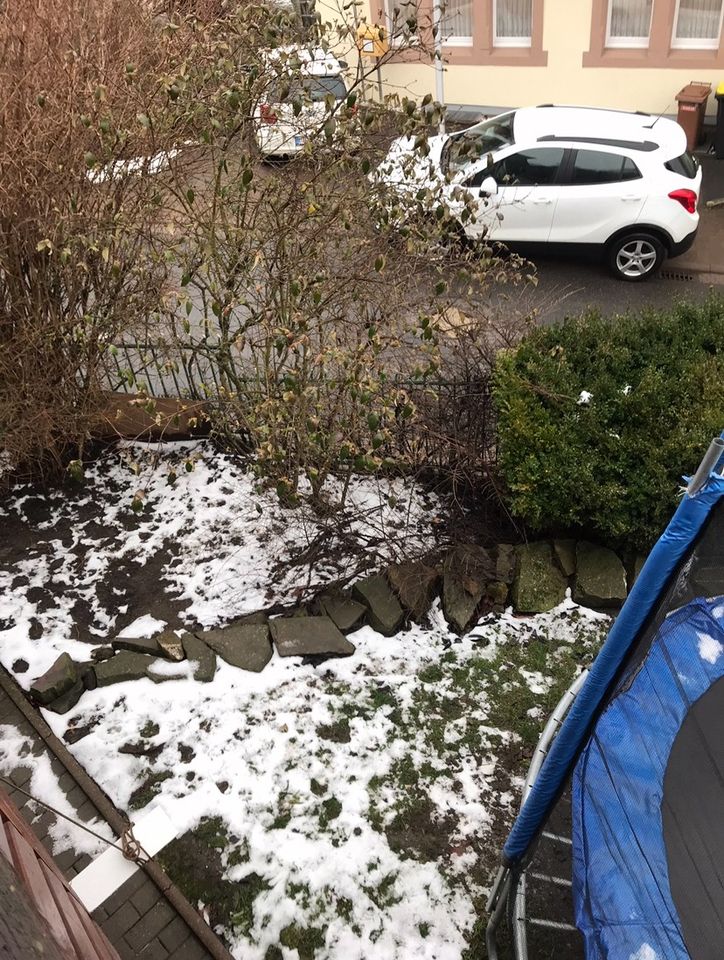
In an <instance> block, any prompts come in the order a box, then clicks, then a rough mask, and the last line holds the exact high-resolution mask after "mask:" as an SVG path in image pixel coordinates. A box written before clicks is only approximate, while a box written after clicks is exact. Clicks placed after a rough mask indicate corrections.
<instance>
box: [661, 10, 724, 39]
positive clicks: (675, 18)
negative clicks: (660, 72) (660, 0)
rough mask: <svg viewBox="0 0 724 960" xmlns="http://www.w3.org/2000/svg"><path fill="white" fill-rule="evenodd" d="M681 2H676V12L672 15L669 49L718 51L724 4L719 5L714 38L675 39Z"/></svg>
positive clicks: (723, 17)
mask: <svg viewBox="0 0 724 960" xmlns="http://www.w3.org/2000/svg"><path fill="white" fill-rule="evenodd" d="M680 5H681V0H676V11H675V13H674V25H673V27H672V30H671V49H672V50H718V49H719V38H720V37H721V27H722V20H723V19H724V2H722V3H721V9H720V10H719V30H718V32H717V35H716V36H715V37H683V38H681V37H677V36H676V28H677V27H678V25H679V6H680Z"/></svg>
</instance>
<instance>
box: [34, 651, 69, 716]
mask: <svg viewBox="0 0 724 960" xmlns="http://www.w3.org/2000/svg"><path fill="white" fill-rule="evenodd" d="M79 680H80V676H79V672H78V664H77V663H76V662H75V660H72V659H71V657H70V656H69V655H68V654H67V653H61V655H60V656H59V657H58V659H57V660H56V661H55V663H54V664H53V665H52V667H50V669H48V670H46V671H45V673H44V674H43V675H42V676H41V677H38V679H37V680H35V681H33V685H32V686H31V688H30V694H31V696H32V697H34V699H35V700H37V701H38V703H42V704H43V705H44V706H45V705H46V704H48V703H51V702H52V701H53V700H56V699H57V698H58V697H60V696H62V695H63V694H64V693H65V692H66V691H67V690H70V689H71V687H73V686H74V685H75V684H77V683H78V681H79Z"/></svg>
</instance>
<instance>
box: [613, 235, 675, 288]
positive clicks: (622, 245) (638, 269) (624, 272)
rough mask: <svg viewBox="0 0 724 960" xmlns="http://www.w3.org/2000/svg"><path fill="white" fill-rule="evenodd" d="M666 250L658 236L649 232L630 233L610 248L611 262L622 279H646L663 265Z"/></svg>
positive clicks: (633, 280)
mask: <svg viewBox="0 0 724 960" xmlns="http://www.w3.org/2000/svg"><path fill="white" fill-rule="evenodd" d="M664 256H665V251H664V247H663V244H662V243H661V241H660V240H659V239H658V237H655V236H653V235H652V234H647V233H638V234H629V235H628V236H624V237H621V238H620V239H619V240H617V241H615V242H614V243H613V244H612V246H611V247H610V248H609V263H610V265H611V268H612V270H613V272H614V273H615V274H616V276H617V277H618V278H619V279H620V280H628V281H629V282H636V281H639V280H646V279H647V278H648V277H650V276H652V275H653V274H654V273H655V272H656V270H658V268H659V267H660V266H661V263H662V261H663V259H664Z"/></svg>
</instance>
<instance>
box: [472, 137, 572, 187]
mask: <svg viewBox="0 0 724 960" xmlns="http://www.w3.org/2000/svg"><path fill="white" fill-rule="evenodd" d="M563 154H564V150H563V148H562V147H538V148H534V149H531V150H521V151H520V153H513V154H511V155H510V156H509V157H506V158H505V159H504V160H499V161H498V163H496V164H495V165H494V166H493V167H492V169H491V170H490V171H486V173H487V175H488V176H492V177H493V178H494V180H495V181H496V183H497V184H498V185H499V186H501V187H543V186H548V185H550V184H552V183H555V181H556V177H557V176H558V170H559V168H560V165H561V162H562V160H563Z"/></svg>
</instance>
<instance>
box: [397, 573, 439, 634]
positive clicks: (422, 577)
mask: <svg viewBox="0 0 724 960" xmlns="http://www.w3.org/2000/svg"><path fill="white" fill-rule="evenodd" d="M387 579H388V580H389V581H390V583H391V584H392V587H393V589H394V591H395V593H396V594H397V596H398V597H399V600H400V603H401V604H402V606H403V607H404V608H405V610H409V612H410V615H411V616H412V619H413V620H416V621H417V622H418V623H421V622H422V621H423V620H424V619H425V617H426V616H427V614H428V611H429V610H430V607H431V606H432V601H433V600H434V599H435V596H436V594H437V590H438V586H439V584H440V574H439V572H438V571H437V570H436V569H435V568H434V567H429V566H428V565H427V564H426V563H422V562H421V561H418V560H410V561H408V562H406V563H396V564H394V565H393V566H391V567H390V568H389V569H388V571H387Z"/></svg>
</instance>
